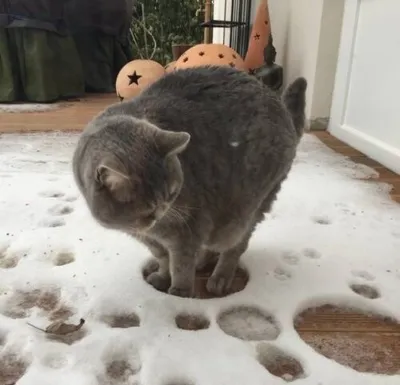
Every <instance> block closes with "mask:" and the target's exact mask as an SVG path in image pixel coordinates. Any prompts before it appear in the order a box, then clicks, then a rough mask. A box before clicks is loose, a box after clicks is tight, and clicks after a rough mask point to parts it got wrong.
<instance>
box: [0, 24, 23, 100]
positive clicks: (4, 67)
mask: <svg viewBox="0 0 400 385" xmlns="http://www.w3.org/2000/svg"><path fill="white" fill-rule="evenodd" d="M17 66H18V63H17V61H16V55H15V47H13V46H12V44H10V42H9V39H8V30H7V29H5V28H0V102H12V101H15V100H17V99H18V98H19V88H20V87H19V83H18V71H15V68H16V67H17Z"/></svg>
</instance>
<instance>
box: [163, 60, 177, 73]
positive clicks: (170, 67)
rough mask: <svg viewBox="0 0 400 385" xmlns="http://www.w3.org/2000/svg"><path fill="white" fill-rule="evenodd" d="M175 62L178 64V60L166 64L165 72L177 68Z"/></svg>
mask: <svg viewBox="0 0 400 385" xmlns="http://www.w3.org/2000/svg"><path fill="white" fill-rule="evenodd" d="M175 64H176V61H172V62H171V63H168V64H167V65H166V66H165V72H167V73H168V72H172V71H173V70H175Z"/></svg>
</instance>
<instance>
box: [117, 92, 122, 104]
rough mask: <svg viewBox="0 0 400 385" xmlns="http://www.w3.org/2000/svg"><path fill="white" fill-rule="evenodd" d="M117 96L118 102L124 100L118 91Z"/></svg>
mask: <svg viewBox="0 0 400 385" xmlns="http://www.w3.org/2000/svg"><path fill="white" fill-rule="evenodd" d="M117 96H118V98H119V101H120V102H123V101H124V98H123V97H122V96H121V95H120V94H119V93H117Z"/></svg>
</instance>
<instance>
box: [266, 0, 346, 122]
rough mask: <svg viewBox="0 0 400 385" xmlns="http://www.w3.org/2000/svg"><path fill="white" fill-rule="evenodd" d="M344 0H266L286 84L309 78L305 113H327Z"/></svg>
mask: <svg viewBox="0 0 400 385" xmlns="http://www.w3.org/2000/svg"><path fill="white" fill-rule="evenodd" d="M344 1H345V0H269V7H270V13H271V25H272V33H273V36H274V41H275V44H276V49H277V51H278V54H279V55H278V60H279V64H281V65H282V66H283V68H284V70H285V83H286V84H287V83H289V82H291V81H292V80H294V79H295V78H296V77H297V76H304V77H305V78H306V79H307V81H308V91H307V116H308V118H309V119H319V118H327V117H329V114H330V109H331V103H332V92H333V86H334V79H335V73H336V64H337V55H338V49H339V42H340V32H341V25H342V15H343V8H344Z"/></svg>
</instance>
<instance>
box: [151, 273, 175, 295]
mask: <svg viewBox="0 0 400 385" xmlns="http://www.w3.org/2000/svg"><path fill="white" fill-rule="evenodd" d="M146 282H147V283H149V284H150V285H151V286H153V287H154V288H155V289H156V290H159V291H163V292H167V290H168V288H169V287H170V285H171V278H170V277H169V276H165V275H162V274H160V273H159V272H157V271H155V272H153V273H151V274H149V275H148V276H147V277H146Z"/></svg>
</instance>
